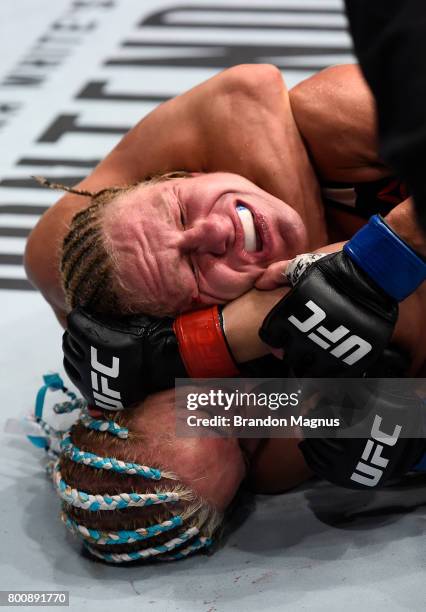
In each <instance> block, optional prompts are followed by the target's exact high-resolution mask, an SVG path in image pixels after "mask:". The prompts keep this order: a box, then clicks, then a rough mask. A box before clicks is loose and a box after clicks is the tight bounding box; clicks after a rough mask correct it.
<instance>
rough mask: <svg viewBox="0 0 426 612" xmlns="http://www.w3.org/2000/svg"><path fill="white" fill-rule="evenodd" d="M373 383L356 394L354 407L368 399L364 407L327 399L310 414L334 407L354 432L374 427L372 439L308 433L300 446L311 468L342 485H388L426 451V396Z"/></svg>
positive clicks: (375, 486)
mask: <svg viewBox="0 0 426 612" xmlns="http://www.w3.org/2000/svg"><path fill="white" fill-rule="evenodd" d="M372 382H373V387H371V386H370V388H369V389H368V388H365V387H364V388H362V392H360V393H358V396H357V397H356V398H355V400H354V398H352V400H354V401H353V402H352V406H354V404H357V405H359V402H364V405H363V406H362V407H361V409H360V410H359V411H358V409H357V407H356V406H355V408H352V410H349V413H348V409H347V410H346V412H345V410H342V409H339V407H337V406H331V405H328V406H327V403H326V405H325V406H324V400H323V404H322V405H321V402H320V403H319V404H318V405H317V407H316V408H314V409H313V410H312V411H311V412H310V413H309V417H312V416H318V417H322V418H324V414H325V410H327V408H328V412H333V414H334V415H336V414H340V419H341V420H343V421H344V422H345V423H346V424H349V422H351V429H350V431H351V435H356V433H358V434H361V432H362V433H363V434H364V432H365V431H369V432H371V433H370V437H369V438H366V437H365V436H363V437H361V435H359V437H339V438H337V437H334V438H327V437H320V438H312V437H310V438H308V437H307V438H305V439H304V440H303V441H302V442H300V444H299V448H300V450H301V451H302V454H303V456H304V458H305V461H306V463H307V464H308V466H309V467H310V469H311V470H312V471H313V472H314V473H315V474H316V475H317V476H320V477H322V478H324V479H325V480H328V481H329V482H332V483H333V484H336V485H338V486H343V487H346V488H352V489H371V488H379V487H382V486H385V485H386V484H389V482H390V481H392V480H395V479H397V478H400V477H401V476H403V475H404V474H406V473H407V472H408V471H410V469H411V468H412V467H413V466H414V465H415V464H416V463H417V462H418V461H419V459H420V458H421V457H422V455H423V454H424V452H425V448H426V444H425V440H424V433H425V418H424V407H423V403H422V401H421V399H420V398H419V397H417V395H416V394H415V393H414V392H413V391H408V392H406V393H404V392H403V393H400V392H399V390H398V389H395V388H393V389H392V388H390V389H383V387H377V385H376V386H374V381H372ZM395 383H396V384H397V385H398V384H400V381H398V382H396V381H395ZM360 389H361V388H360ZM378 417H379V420H378ZM380 419H381V420H380ZM377 424H379V432H380V433H381V435H378V434H377ZM399 427H400V428H401V429H400V430H399ZM307 431H308V430H306V429H305V433H306V432H307ZM334 433H335V432H334ZM393 434H394V435H393ZM325 435H326V434H325ZM405 436H410V437H405Z"/></svg>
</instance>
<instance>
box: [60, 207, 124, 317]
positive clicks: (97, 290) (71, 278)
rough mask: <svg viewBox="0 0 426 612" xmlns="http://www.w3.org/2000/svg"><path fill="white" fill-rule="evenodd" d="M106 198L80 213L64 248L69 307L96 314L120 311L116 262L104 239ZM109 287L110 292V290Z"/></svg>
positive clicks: (63, 255)
mask: <svg viewBox="0 0 426 612" xmlns="http://www.w3.org/2000/svg"><path fill="white" fill-rule="evenodd" d="M104 206H105V200H104V199H103V198H99V199H95V200H94V201H93V203H92V204H91V205H90V206H89V207H88V208H87V209H85V210H82V211H80V212H79V213H77V214H76V215H75V217H74V219H73V221H72V224H71V228H70V231H69V233H68V235H67V236H66V238H65V240H64V244H63V251H62V258H61V276H62V283H63V287H64V291H65V296H66V299H67V303H68V306H69V307H70V308H75V306H77V305H79V304H80V305H82V306H85V307H87V308H89V309H91V310H94V311H96V312H105V311H107V312H114V311H118V309H119V298H118V295H117V292H116V290H115V288H114V275H113V261H112V259H111V257H110V256H109V253H108V252H107V250H106V247H105V243H104V240H103V236H102V224H101V218H102V210H103V207H104ZM108 287H109V291H107V288H108Z"/></svg>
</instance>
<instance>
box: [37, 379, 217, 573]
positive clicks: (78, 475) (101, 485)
mask: <svg viewBox="0 0 426 612" xmlns="http://www.w3.org/2000/svg"><path fill="white" fill-rule="evenodd" d="M43 379H44V384H43V386H42V387H41V388H40V390H39V392H38V393H37V398H36V407H35V414H34V417H33V420H34V421H35V422H36V423H37V425H38V426H39V428H40V433H41V434H42V436H40V437H37V436H36V439H37V446H40V444H39V442H40V441H42V440H44V442H45V444H43V447H44V448H45V449H46V451H47V457H48V462H47V472H48V474H49V475H50V476H51V477H52V480H53V482H54V485H55V488H56V491H57V493H58V495H59V497H60V498H61V499H62V513H61V520H62V521H63V523H64V524H65V526H66V527H67V528H68V529H69V530H70V531H71V532H72V533H73V534H75V535H78V536H79V537H81V538H82V541H83V545H84V546H85V548H86V549H87V550H88V552H89V553H90V554H91V555H92V556H94V557H98V558H100V559H102V560H104V561H106V562H108V563H127V562H135V561H140V560H142V561H143V560H146V559H155V560H164V561H171V560H177V559H184V558H185V557H187V556H188V555H189V554H192V553H194V552H196V551H198V550H203V549H206V548H208V547H209V546H210V545H211V544H212V542H213V535H214V534H215V533H216V531H217V529H218V527H219V526H220V524H221V521H222V515H221V514H220V513H219V512H217V511H216V510H214V509H213V508H212V507H211V506H210V505H209V504H208V503H206V502H205V501H204V500H202V499H201V498H199V497H198V496H197V495H196V494H195V492H194V491H193V490H192V489H190V488H188V487H186V486H184V485H183V484H182V483H181V482H180V481H179V478H178V476H177V475H175V474H174V473H173V472H169V471H167V470H164V469H162V468H160V467H157V468H152V467H148V466H143V465H140V464H138V463H135V461H131V460H129V459H134V457H132V456H131V455H132V453H133V451H134V448H133V447H132V443H133V442H134V441H136V442H137V441H138V440H140V439H141V438H142V439H144V437H145V433H142V432H139V431H137V432H136V431H135V432H132V431H130V430H129V429H128V427H126V426H125V424H126V421H127V419H128V415H126V414H125V412H122V413H115V414H114V413H108V415H105V418H102V417H101V418H98V417H99V415H96V418H94V417H93V416H91V415H90V413H89V409H88V406H87V403H86V402H85V400H82V399H79V398H77V397H76V396H75V394H74V393H73V392H72V391H70V390H68V389H66V387H65V386H64V384H63V382H62V379H61V378H60V377H59V375H58V374H49V375H46V376H44V377H43ZM49 389H50V390H52V391H58V390H61V391H62V392H63V393H65V394H66V395H67V396H68V400H67V401H64V402H61V403H56V404H54V406H53V411H54V413H56V414H66V413H71V412H73V411H74V410H79V411H80V418H79V420H78V421H77V422H76V423H75V424H74V425H73V426H72V427H71V428H70V429H67V430H66V431H62V432H61V431H60V430H57V429H54V428H53V427H51V426H49V425H48V424H47V423H46V422H45V421H44V419H43V416H42V415H43V405H44V402H45V398H46V393H47V391H48V390H49ZM112 415H113V416H112ZM102 416H104V415H102ZM129 422H131V421H129ZM59 436H61V437H62V442H61V443H60V445H58V446H57V448H58V450H55V449H54V448H53V446H52V444H53V443H54V442H55V440H56V439H57V438H58V437H59ZM76 436H79V437H80V440H79V446H81V447H82V449H80V448H79V446H77V445H76V444H75V443H74V442H76V441H77V440H76ZM164 441H165V442H166V441H167V438H165V439H164ZM35 443H36V442H35ZM166 443H167V442H166ZM129 445H130V446H129ZM89 447H91V448H92V450H95V449H96V448H99V449H103V450H105V449H107V448H109V449H110V453H109V454H111V451H113V452H114V454H115V451H116V450H119V449H121V452H119V453H118V454H122V455H125V456H126V457H125V458H123V459H119V458H117V457H101V456H100V455H98V454H97V453H96V452H91V450H90V448H89ZM102 474H104V475H105V477H102ZM141 477H142V481H143V482H144V485H143V487H142V488H143V492H140V487H139V485H137V484H135V483H136V481H137V482H140V478H141ZM162 480H164V481H168V484H167V483H166V482H164V483H163V482H161V481H162ZM84 483H86V485H84ZM83 489H87V490H83ZM123 489H127V490H128V491H129V492H126V493H122V492H121V491H122V490H123ZM105 491H111V492H110V493H105ZM165 513H166V515H165Z"/></svg>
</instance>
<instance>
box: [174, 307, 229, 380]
mask: <svg viewBox="0 0 426 612" xmlns="http://www.w3.org/2000/svg"><path fill="white" fill-rule="evenodd" d="M173 330H174V332H175V334H176V337H177V339H178V344H179V351H180V356H181V357H182V361H183V363H184V365H185V368H186V371H187V372H188V375H189V376H190V377H191V378H227V377H232V376H238V374H239V371H238V368H237V366H236V365H235V362H234V360H233V358H232V355H231V353H230V350H229V348H228V345H227V343H226V339H225V336H224V333H223V330H222V325H221V318H220V313H219V309H218V307H217V306H213V307H212V308H207V309H205V310H195V311H194V312H189V313H187V314H184V315H180V316H179V317H177V319H176V320H175V322H174V325H173Z"/></svg>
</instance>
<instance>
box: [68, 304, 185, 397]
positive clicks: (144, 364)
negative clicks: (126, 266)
mask: <svg viewBox="0 0 426 612" xmlns="http://www.w3.org/2000/svg"><path fill="white" fill-rule="evenodd" d="M172 326H173V319H171V318H169V317H168V318H163V319H157V318H155V317H151V316H145V315H130V316H126V317H122V318H120V319H118V318H115V317H109V316H106V315H98V314H96V315H92V314H91V313H89V312H87V311H85V310H84V309H82V308H76V309H74V310H73V311H72V312H71V313H70V315H69V316H68V330H67V331H66V332H65V334H64V339H63V350H64V367H65V370H66V372H67V374H68V375H69V377H70V379H71V380H72V381H73V382H74V384H76V386H77V387H78V388H79V389H80V391H81V392H82V393H83V395H84V396H85V397H86V399H87V400H88V401H89V402H94V403H96V398H95V396H94V391H95V389H93V387H92V385H93V379H92V370H95V376H98V375H99V376H102V370H104V369H106V370H108V368H110V369H111V366H112V364H113V359H114V358H116V359H118V362H117V361H116V363H118V364H119V367H118V374H116V373H114V376H113V378H112V379H111V381H109V382H108V383H107V384H108V386H110V387H109V388H110V390H111V391H112V396H113V397H114V392H115V393H119V394H120V400H121V402H122V404H123V405H124V406H127V405H130V404H133V403H135V402H136V401H140V400H142V399H144V397H145V396H146V395H147V394H148V393H150V392H152V391H154V390H160V389H167V388H171V387H173V386H174V379H175V376H179V375H182V377H184V376H185V370H184V368H183V365H182V363H181V359H180V355H179V348H178V345H177V340H176V338H175V336H174V334H173V331H172ZM92 347H93V348H94V349H96V353H95V364H93V358H92ZM96 364H101V365H100V366H98V365H96ZM98 382H99V383H102V379H101V378H99V377H98ZM98 386H99V385H98ZM96 391H98V390H96ZM115 397H116V396H115ZM98 399H99V398H98Z"/></svg>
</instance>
